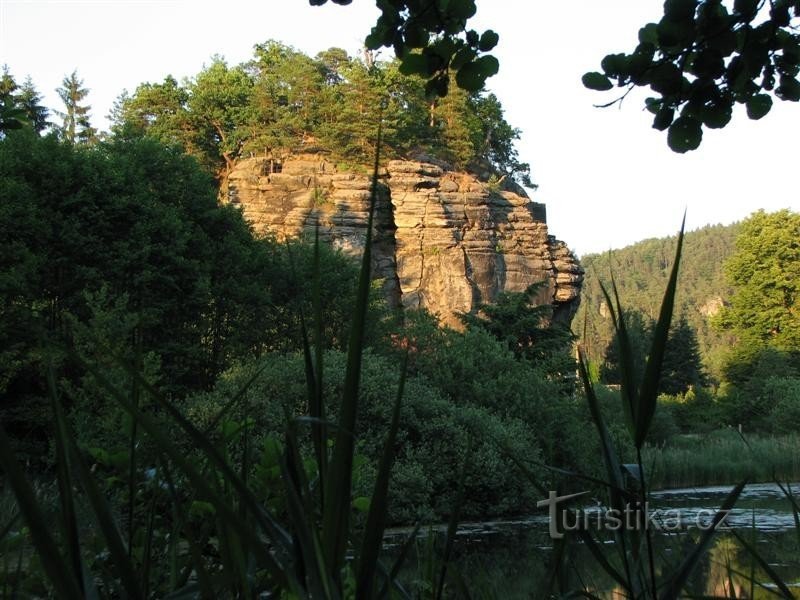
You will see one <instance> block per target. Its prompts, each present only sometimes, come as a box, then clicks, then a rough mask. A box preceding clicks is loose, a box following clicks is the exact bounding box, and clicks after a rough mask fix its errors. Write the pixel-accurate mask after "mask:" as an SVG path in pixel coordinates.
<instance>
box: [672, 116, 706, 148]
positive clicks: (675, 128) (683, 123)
mask: <svg viewBox="0 0 800 600" xmlns="http://www.w3.org/2000/svg"><path fill="white" fill-rule="evenodd" d="M702 140H703V128H702V126H701V124H700V121H698V120H697V119H695V118H694V117H678V118H677V119H676V120H675V121H674V122H673V123H672V125H670V128H669V132H668V133H667V144H669V147H670V149H671V150H672V151H673V152H677V153H678V154H684V153H686V152H688V151H689V150H696V149H697V148H698V147H699V146H700V142H701V141H702Z"/></svg>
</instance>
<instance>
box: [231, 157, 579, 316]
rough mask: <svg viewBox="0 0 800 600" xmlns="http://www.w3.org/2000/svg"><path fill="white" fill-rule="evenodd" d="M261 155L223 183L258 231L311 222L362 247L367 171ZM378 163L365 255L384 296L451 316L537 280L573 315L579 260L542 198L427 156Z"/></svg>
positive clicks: (290, 229) (298, 230) (351, 249)
mask: <svg viewBox="0 0 800 600" xmlns="http://www.w3.org/2000/svg"><path fill="white" fill-rule="evenodd" d="M265 162H268V159H264V158H250V159H246V160H243V161H241V162H239V163H238V164H237V165H236V167H235V168H234V169H233V171H232V173H231V174H230V177H229V181H228V188H227V190H226V194H225V197H226V198H227V199H228V202H230V203H233V204H236V205H238V206H239V207H241V209H242V211H243V213H244V216H245V218H246V219H247V220H248V221H250V222H251V223H252V224H253V227H254V229H255V230H256V231H257V232H261V233H272V234H274V235H276V236H277V237H279V238H283V237H298V236H299V237H303V236H305V237H307V238H309V239H313V234H314V230H315V228H316V227H317V226H319V228H320V237H321V239H323V240H325V241H327V242H329V243H330V244H332V245H333V246H334V247H336V248H340V249H341V250H342V251H343V252H345V253H348V254H352V255H353V256H358V255H360V254H361V251H362V250H363V247H364V240H365V234H366V225H367V215H368V210H369V197H370V175H369V173H367V172H366V171H364V172H355V171H342V170H339V169H337V168H336V166H335V165H334V164H332V163H330V162H328V161H327V160H326V159H325V158H324V157H323V156H321V155H301V156H295V157H293V158H289V159H286V160H284V161H283V163H282V168H281V172H280V173H271V174H270V175H264V174H263V173H264V171H265V167H264V163H265ZM267 170H269V169H267ZM379 175H380V182H381V183H380V185H379V189H378V197H377V204H376V214H375V220H374V229H373V240H374V241H373V264H372V267H373V273H374V276H375V277H376V278H378V279H381V280H382V282H383V284H382V285H383V291H384V293H385V295H386V297H387V299H388V300H389V302H390V303H392V304H394V305H397V304H402V305H403V306H407V307H423V308H426V309H428V310H429V311H430V312H432V313H434V314H438V315H439V317H440V318H441V320H442V322H444V323H446V324H448V325H458V324H459V323H460V322H459V320H458V316H457V315H458V313H461V312H471V311H474V310H475V309H476V308H477V306H478V305H479V304H481V303H484V302H491V301H492V300H494V299H495V298H496V297H497V295H498V294H499V293H501V292H503V291H511V292H514V291H522V290H524V289H526V288H527V287H528V286H529V285H530V284H531V283H535V282H537V281H543V280H544V281H547V286H545V287H544V288H543V289H542V292H541V293H540V297H539V298H538V299H537V301H538V302H541V303H548V304H553V305H554V311H555V318H556V319H559V320H565V321H569V320H570V319H571V318H572V316H573V315H574V313H575V311H576V310H577V306H578V301H579V296H580V288H581V283H582V281H583V270H582V269H581V267H580V264H579V263H578V261H577V259H576V258H575V256H574V255H573V254H572V252H571V251H570V250H569V248H567V246H566V244H564V243H563V242H560V241H558V240H556V239H555V238H554V237H553V236H551V235H549V232H548V228H547V223H546V216H545V207H544V205H542V204H537V203H535V202H532V201H531V200H530V199H529V198H528V197H526V196H524V195H522V194H521V193H519V192H522V190H519V189H517V190H516V191H514V192H512V191H508V190H504V189H496V188H490V187H489V186H488V185H486V184H484V183H482V182H480V181H478V180H477V179H476V178H475V177H473V176H471V175H467V174H465V173H458V172H453V171H447V170H445V169H444V168H443V167H442V166H438V165H435V164H431V163H424V162H414V161H403V160H393V161H389V162H388V163H387V165H386V166H385V168H383V169H382V171H381V173H380V174H379Z"/></svg>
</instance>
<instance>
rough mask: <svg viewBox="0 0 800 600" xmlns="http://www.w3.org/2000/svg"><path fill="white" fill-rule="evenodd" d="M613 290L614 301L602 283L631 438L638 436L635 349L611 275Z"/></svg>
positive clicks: (601, 287) (612, 275)
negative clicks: (636, 429)
mask: <svg viewBox="0 0 800 600" xmlns="http://www.w3.org/2000/svg"><path fill="white" fill-rule="evenodd" d="M611 289H612V291H613V293H614V300H613V301H612V299H611V295H610V294H609V293H608V290H607V289H606V287H605V286H604V285H603V284H602V283H601V284H600V291H601V292H602V293H603V296H604V297H605V300H606V306H608V312H609V313H610V314H611V323H612V325H613V326H614V332H615V334H616V341H617V350H618V353H619V372H620V382H621V384H622V385H621V386H620V397H621V399H622V409H623V411H624V413H625V422H626V424H627V425H628V429H629V430H630V432H631V437H633V436H635V435H636V431H635V423H636V395H637V391H638V387H639V385H638V383H639V382H638V381H636V376H635V370H634V367H633V364H634V363H633V358H634V357H633V349H632V348H631V342H630V337H629V336H628V328H627V326H626V324H625V313H624V311H623V310H622V303H621V302H620V299H619V292H618V291H617V284H616V281H615V280H614V273H611Z"/></svg>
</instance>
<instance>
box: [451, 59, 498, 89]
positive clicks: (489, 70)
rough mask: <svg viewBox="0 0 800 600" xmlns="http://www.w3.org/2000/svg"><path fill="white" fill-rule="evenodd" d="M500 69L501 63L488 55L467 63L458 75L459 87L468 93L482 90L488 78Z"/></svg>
mask: <svg viewBox="0 0 800 600" xmlns="http://www.w3.org/2000/svg"><path fill="white" fill-rule="evenodd" d="M499 69H500V63H499V62H498V61H497V59H496V58H495V57H494V56H491V55H489V54H487V55H486V56H481V57H480V58H478V59H476V60H474V61H472V62H468V63H466V64H465V65H464V66H462V67H461V68H460V69H459V70H458V72H457V73H456V83H457V84H458V87H460V88H461V89H463V90H467V91H468V92H477V91H479V90H481V89H482V88H483V86H484V84H485V83H486V78H487V77H491V76H492V75H494V74H495V73H497V71H498V70H499Z"/></svg>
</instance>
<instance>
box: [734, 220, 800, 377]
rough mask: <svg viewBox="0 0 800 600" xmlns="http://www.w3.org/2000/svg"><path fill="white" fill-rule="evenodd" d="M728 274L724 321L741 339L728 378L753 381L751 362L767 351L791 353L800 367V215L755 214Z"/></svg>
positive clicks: (745, 227) (743, 230)
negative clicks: (729, 288) (729, 290)
mask: <svg viewBox="0 0 800 600" xmlns="http://www.w3.org/2000/svg"><path fill="white" fill-rule="evenodd" d="M725 273H726V276H727V278H728V281H729V282H730V283H731V285H732V286H733V288H734V293H733V295H732V296H731V297H730V303H729V305H728V306H726V307H725V308H724V309H723V310H722V312H721V313H720V314H719V316H718V324H719V326H720V327H721V328H722V329H724V330H726V331H730V332H731V333H732V334H733V335H734V336H735V337H736V341H737V344H736V350H735V352H734V353H733V355H731V356H729V357H728V361H727V364H726V375H727V377H728V379H729V380H730V381H733V382H735V383H741V382H743V380H745V379H747V378H748V373H747V368H746V364H747V363H752V362H753V359H755V358H756V357H757V356H758V354H759V353H761V352H763V351H764V350H766V349H771V350H773V351H775V352H779V353H785V354H787V355H788V357H789V358H790V361H789V362H790V363H793V364H795V365H796V366H798V367H800V362H798V361H800V311H799V310H798V309H799V307H800V214H798V213H793V212H790V211H788V210H782V211H778V212H775V213H770V214H767V213H765V212H764V211H759V212H757V213H755V214H753V215H751V216H750V217H749V218H748V219H747V220H746V221H744V222H743V223H742V226H741V233H740V235H739V237H738V238H737V240H736V250H735V252H734V253H733V255H732V256H731V257H730V259H728V261H727V262H726V263H725ZM792 358H793V360H792ZM743 369H744V371H743ZM778 373H780V371H776V374H778ZM783 374H785V372H784V373H783Z"/></svg>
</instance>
